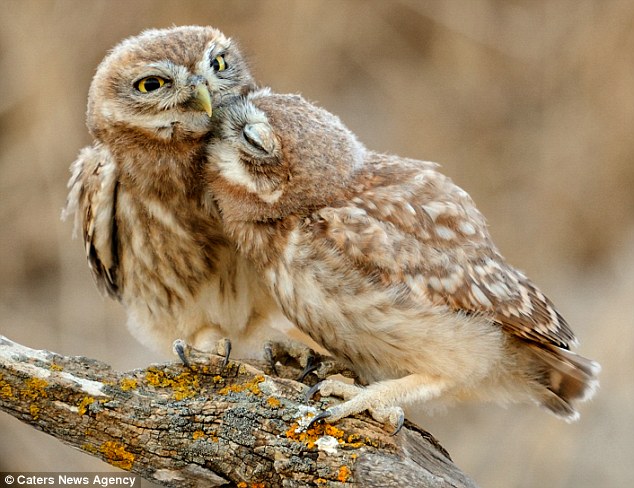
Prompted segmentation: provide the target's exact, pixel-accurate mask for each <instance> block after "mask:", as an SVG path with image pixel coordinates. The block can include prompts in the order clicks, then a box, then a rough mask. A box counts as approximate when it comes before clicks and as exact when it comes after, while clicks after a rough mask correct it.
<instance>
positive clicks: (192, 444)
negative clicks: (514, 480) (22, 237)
mask: <svg viewBox="0 0 634 488" xmlns="http://www.w3.org/2000/svg"><path fill="white" fill-rule="evenodd" d="M191 360H192V369H187V368H185V367H184V366H183V365H181V364H180V363H176V362H175V363H170V364H160V365H153V366H150V367H148V368H146V369H142V370H133V371H127V372H117V371H113V370H112V369H111V368H110V366H108V365H107V364H104V363H102V362H99V361H95V360H93V359H87V358H84V357H66V356H61V355H58V354H55V353H52V352H49V351H38V350H33V349H29V348H27V347H24V346H21V345H19V344H17V343H14V342H12V341H10V340H9V339H7V338H5V337H3V336H0V409H1V410H3V411H5V412H7V413H9V414H10V415H13V416H14V417H16V418H19V419H20V420H22V421H24V422H26V423H28V424H30V425H32V426H33V427H35V428H36V429H39V430H41V431H44V432H46V433H48V434H50V435H52V436H54V437H56V438H57V439H59V440H61V441H62V442H64V443H66V444H69V445H71V446H73V447H76V448H78V449H81V450H83V451H85V452H87V453H90V454H92V455H93V456H96V457H98V458H101V459H102V460H104V461H106V462H108V463H110V464H112V465H114V466H118V467H119V468H122V469H124V470H128V471H131V472H134V473H136V474H139V475H140V476H142V477H143V478H145V479H147V480H150V481H153V482H156V483H159V484H162V485H165V486H173V487H177V486H178V487H194V486H238V487H264V486H267V487H268V486H270V487H277V486H285V487H294V486H348V485H356V486H369V487H378V486H381V487H404V486H417V487H418V486H420V487H443V488H449V487H474V486H475V484H474V483H473V481H471V480H470V479H468V478H467V477H466V476H465V475H464V474H463V473H462V472H461V471H460V470H459V469H458V468H457V467H456V466H455V465H454V464H453V463H452V462H451V460H450V458H449V456H448V455H447V453H446V452H445V451H444V449H443V448H442V447H441V446H440V445H439V444H438V443H437V442H436V441H435V440H434V438H433V437H432V436H431V435H430V434H428V433H426V432H424V431H422V430H421V429H419V428H417V427H416V426H414V425H413V424H410V423H407V424H406V426H405V427H404V428H403V430H402V431H401V432H400V433H399V434H398V435H396V436H390V435H389V434H388V433H386V432H385V431H384V430H383V429H382V426H381V425H378V424H377V423H376V422H374V421H372V420H370V419H369V418H368V417H366V416H359V417H355V418H349V419H344V420H342V421H339V422H337V424H336V425H322V424H320V425H317V426H315V427H312V428H310V429H308V430H305V429H303V428H302V425H305V422H306V420H307V418H309V416H310V412H315V409H314V407H309V406H307V405H306V404H305V403H304V400H303V394H304V392H305V391H306V386H305V385H302V384H301V383H298V382H296V381H293V380H291V379H288V377H294V376H296V375H297V371H296V370H294V369H291V368H285V367H283V368H281V371H280V375H281V376H280V377H271V376H267V375H265V374H264V373H263V372H262V371H261V370H260V369H258V366H259V367H262V365H261V364H255V366H254V365H249V364H246V363H238V362H235V361H231V362H230V364H229V365H228V366H227V367H226V368H225V369H224V370H223V369H222V359H221V358H219V357H217V356H210V355H205V354H202V353H199V352H196V351H192V355H191ZM284 376H287V377H284ZM322 400H323V401H326V400H332V401H335V400H333V399H322ZM312 405H316V406H317V407H320V405H319V404H314V403H313V404H312Z"/></svg>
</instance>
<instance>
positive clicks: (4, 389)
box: [0, 374, 13, 398]
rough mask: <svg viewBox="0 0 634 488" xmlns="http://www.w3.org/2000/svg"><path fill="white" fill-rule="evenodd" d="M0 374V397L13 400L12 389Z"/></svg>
mask: <svg viewBox="0 0 634 488" xmlns="http://www.w3.org/2000/svg"><path fill="white" fill-rule="evenodd" d="M3 378H4V377H3V376H2V375H1V374H0V396H1V397H3V398H13V388H12V387H11V385H10V384H9V383H7V382H6V381H5V380H4V379H3Z"/></svg>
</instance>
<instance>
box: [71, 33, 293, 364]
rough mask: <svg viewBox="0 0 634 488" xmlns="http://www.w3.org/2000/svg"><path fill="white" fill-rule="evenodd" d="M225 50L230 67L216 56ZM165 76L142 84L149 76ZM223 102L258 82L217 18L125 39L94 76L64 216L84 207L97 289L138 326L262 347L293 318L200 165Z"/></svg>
mask: <svg viewBox="0 0 634 488" xmlns="http://www.w3.org/2000/svg"><path fill="white" fill-rule="evenodd" d="M217 56H223V61H224V64H225V66H224V68H225V69H224V70H222V72H220V71H217V70H216V69H215V68H214V67H213V60H214V59H215V58H216V57H217ZM148 76H153V77H161V78H162V79H164V80H166V81H165V84H164V85H163V86H161V88H160V89H157V90H155V91H151V92H147V93H144V92H141V91H140V90H139V88H138V83H139V80H141V79H143V78H144V77H148ZM199 85H200V86H203V87H204V89H206V90H208V94H210V97H211V101H212V103H213V104H214V105H218V104H220V103H221V101H222V99H223V97H231V96H236V95H239V94H243V93H246V92H248V91H250V90H252V89H254V86H255V85H254V82H253V79H252V78H251V75H250V73H249V70H248V68H247V66H246V63H245V61H244V59H243V58H242V56H241V54H240V52H239V50H238V49H237V47H236V45H235V43H234V42H233V41H232V40H231V39H229V38H226V37H225V36H224V35H223V34H222V33H221V32H219V31H218V30H216V29H213V28H210V27H197V26H185V27H175V28H171V29H158V30H156V29H152V30H148V31H145V32H143V33H141V34H140V35H138V36H135V37H131V38H129V39H126V40H124V41H122V42H121V43H120V44H119V45H117V46H116V47H115V48H114V49H113V50H112V51H111V52H110V53H109V54H108V55H107V56H106V58H105V59H104V60H103V62H102V63H101V64H100V66H99V68H98V69H97V72H96V74H95V77H94V79H93V82H92V84H91V87H90V93H89V100H88V115H87V124H88V128H89V130H90V132H91V135H92V136H93V137H94V143H93V145H91V146H89V147H86V148H84V149H83V150H82V151H81V152H80V154H79V157H78V158H77V160H76V161H75V162H74V163H73V165H72V167H71V173H72V175H71V178H70V181H69V196H68V202H67V207H66V210H65V212H64V215H65V216H70V215H72V214H73V213H74V214H75V226H76V229H81V230H82V237H83V239H84V243H85V248H86V254H87V257H88V263H89V265H90V269H91V271H92V273H93V275H94V277H95V280H96V282H97V284H98V286H99V288H100V289H101V290H103V291H105V292H107V293H108V294H109V295H110V296H111V297H114V298H116V299H118V300H119V301H121V302H122V303H123V305H124V306H125V307H126V310H127V313H128V325H129V328H130V330H131V332H132V333H133V334H134V335H135V336H136V337H137V338H138V339H139V340H140V341H141V342H143V343H145V344H147V345H150V346H152V347H155V348H157V349H160V350H162V351H165V352H167V351H170V350H171V345H172V342H173V341H174V340H175V339H184V340H186V341H187V342H189V343H190V344H191V345H193V346H195V347H198V348H200V349H206V350H210V349H214V348H215V344H216V342H217V341H218V340H220V339H221V338H223V337H229V338H231V339H234V341H235V344H234V348H233V353H234V356H236V357H240V356H244V357H248V356H260V355H261V354H262V353H261V351H262V348H261V345H262V342H263V341H264V340H266V339H270V338H277V337H278V336H282V334H281V332H275V331H273V330H272V329H271V327H269V326H270V325H272V324H279V326H280V327H281V328H288V327H290V324H288V322H287V321H286V320H284V319H283V318H281V314H280V313H279V311H277V309H276V307H275V304H274V302H273V300H271V298H270V296H269V295H268V294H267V292H266V291H265V289H264V287H263V286H262V285H261V284H260V282H259V280H258V277H257V273H256V271H255V269H254V268H253V266H251V265H250V264H249V263H248V262H247V261H246V260H245V259H244V258H243V257H241V256H240V255H238V254H237V252H236V249H235V246H234V245H233V244H232V243H231V242H229V241H228V239H227V238H226V236H225V235H224V232H223V229H222V226H221V225H220V221H219V217H218V211H217V208H216V206H215V203H214V202H213V200H212V199H211V198H210V196H209V195H208V194H207V192H206V191H205V188H204V186H203V183H202V180H201V175H202V173H203V168H204V166H205V164H206V159H205V147H206V144H207V141H208V139H209V137H210V134H209V127H210V118H209V115H208V113H207V111H206V109H204V107H203V106H202V105H201V104H200V102H199V100H198V99H197V98H196V97H197V93H198V92H197V91H196V87H197V86H199Z"/></svg>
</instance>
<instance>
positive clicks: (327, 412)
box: [306, 410, 332, 429]
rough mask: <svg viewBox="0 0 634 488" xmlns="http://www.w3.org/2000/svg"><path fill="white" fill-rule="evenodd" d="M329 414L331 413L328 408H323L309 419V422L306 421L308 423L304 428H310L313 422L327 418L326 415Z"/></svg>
mask: <svg viewBox="0 0 634 488" xmlns="http://www.w3.org/2000/svg"><path fill="white" fill-rule="evenodd" d="M331 416H332V414H331V413H330V412H329V411H328V410H324V411H323V412H321V413H318V414H317V415H315V416H314V417H313V418H312V419H310V422H308V425H307V426H306V428H307V429H310V428H311V427H312V426H313V424H315V423H316V422H319V421H320V420H324V419H327V418H328V417H331Z"/></svg>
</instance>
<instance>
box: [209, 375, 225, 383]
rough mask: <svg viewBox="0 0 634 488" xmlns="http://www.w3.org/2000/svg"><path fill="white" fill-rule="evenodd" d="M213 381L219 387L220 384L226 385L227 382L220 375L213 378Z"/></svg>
mask: <svg viewBox="0 0 634 488" xmlns="http://www.w3.org/2000/svg"><path fill="white" fill-rule="evenodd" d="M211 380H212V381H213V382H214V383H215V384H217V385H219V384H220V383H224V382H225V379H224V378H223V377H222V376H220V375H219V374H217V375H216V376H214V377H213V378H211Z"/></svg>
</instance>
